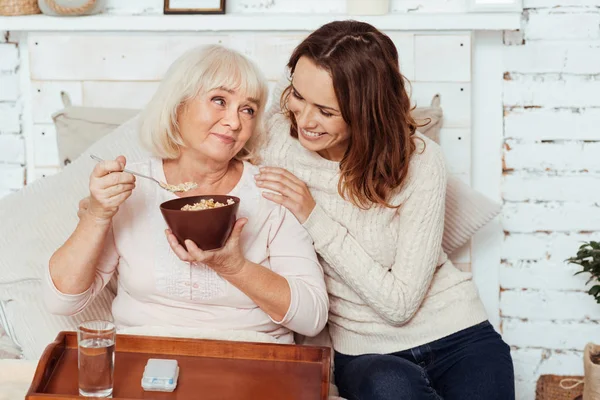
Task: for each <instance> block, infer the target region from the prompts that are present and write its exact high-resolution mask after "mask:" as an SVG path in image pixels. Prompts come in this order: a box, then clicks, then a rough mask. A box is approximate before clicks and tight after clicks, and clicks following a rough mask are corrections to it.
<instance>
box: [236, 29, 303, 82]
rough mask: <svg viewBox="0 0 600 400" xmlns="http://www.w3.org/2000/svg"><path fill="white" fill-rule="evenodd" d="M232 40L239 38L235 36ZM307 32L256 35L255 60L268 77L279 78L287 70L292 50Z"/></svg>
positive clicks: (271, 78)
mask: <svg viewBox="0 0 600 400" xmlns="http://www.w3.org/2000/svg"><path fill="white" fill-rule="evenodd" d="M232 36H234V37H232V38H231V40H232V41H234V40H239V39H236V38H235V36H237V35H232ZM305 37H306V34H291V35H285V36H283V35H281V36H274V35H269V34H266V35H265V34H260V35H256V36H255V37H254V54H253V56H252V58H253V60H254V61H255V62H256V63H258V65H260V66H261V69H262V70H263V72H264V73H265V76H266V78H267V79H270V80H277V79H279V78H280V77H281V75H282V74H283V73H284V72H285V66H286V65H287V63H288V61H289V59H290V56H291V55H292V51H293V50H294V48H295V47H296V46H297V45H298V44H300V42H301V41H302V39H304V38H305Z"/></svg>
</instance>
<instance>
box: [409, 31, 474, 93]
mask: <svg viewBox="0 0 600 400" xmlns="http://www.w3.org/2000/svg"><path fill="white" fill-rule="evenodd" d="M415 80H416V81H418V82H421V81H424V82H427V81H434V82H469V81H470V80H471V35H470V34H464V35H417V36H415Z"/></svg>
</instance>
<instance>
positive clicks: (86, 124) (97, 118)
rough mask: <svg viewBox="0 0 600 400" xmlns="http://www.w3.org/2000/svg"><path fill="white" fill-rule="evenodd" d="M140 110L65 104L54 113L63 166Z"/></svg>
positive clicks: (59, 154)
mask: <svg viewBox="0 0 600 400" xmlns="http://www.w3.org/2000/svg"><path fill="white" fill-rule="evenodd" d="M138 113H139V110H130V109H125V108H92V107H75V106H67V107H65V108H64V109H62V110H60V111H58V112H56V113H54V114H53V115H52V119H53V120H54V125H55V126H56V133H57V136H56V140H57V145H58V156H59V159H60V162H61V164H62V165H67V164H69V163H70V162H71V161H73V160H75V159H76V158H77V157H79V155H80V154H81V153H83V152H84V151H85V150H86V149H87V148H88V147H90V146H91V145H92V144H94V143H95V142H97V141H98V140H99V139H100V138H102V137H104V136H106V135H107V134H108V133H109V132H112V131H114V130H115V129H117V127H119V126H120V125H122V124H123V123H124V122H125V121H128V120H130V119H131V118H133V117H134V116H135V115H136V114H138Z"/></svg>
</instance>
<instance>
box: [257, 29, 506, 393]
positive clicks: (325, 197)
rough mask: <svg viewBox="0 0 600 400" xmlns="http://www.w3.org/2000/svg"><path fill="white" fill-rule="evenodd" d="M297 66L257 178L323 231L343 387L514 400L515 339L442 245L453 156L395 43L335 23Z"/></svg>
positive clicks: (308, 44) (311, 39) (309, 44)
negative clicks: (416, 110) (422, 111)
mask: <svg viewBox="0 0 600 400" xmlns="http://www.w3.org/2000/svg"><path fill="white" fill-rule="evenodd" d="M288 68H289V70H290V73H291V82H290V85H289V86H288V87H287V88H286V89H285V90H284V92H283V96H282V102H281V107H282V109H283V113H279V114H275V115H273V116H272V117H271V118H270V121H269V126H268V131H269V142H268V145H267V147H266V148H265V150H264V151H263V157H264V164H265V165H271V166H277V167H265V168H262V169H261V173H260V174H259V175H257V176H256V177H255V178H256V181H257V184H258V186H259V187H262V188H264V189H270V191H268V192H264V194H263V195H264V196H265V197H266V198H267V199H270V200H272V201H273V202H275V203H278V204H282V205H284V206H285V207H286V208H287V209H289V210H290V211H291V212H292V213H293V214H294V215H295V216H296V218H297V219H298V220H299V221H300V222H301V223H302V224H303V226H304V227H305V228H306V230H307V231H308V233H309V234H310V236H311V237H312V239H313V241H314V246H315V248H316V250H317V253H318V254H319V257H320V260H321V262H322V265H323V268H324V271H325V275H326V283H327V289H328V292H329V295H330V314H329V331H330V334H331V339H332V344H333V347H334V349H335V382H336V384H337V385H338V387H339V390H340V394H341V395H342V396H344V397H346V398H348V399H360V400H370V399H403V400H408V399H446V400H450V399H452V400H467V399H468V400H471V399H473V400H475V399H482V400H493V399H499V400H500V399H501V400H510V399H514V373H513V366H512V359H511V355H510V349H509V347H508V346H507V345H506V343H504V341H503V340H502V338H501V337H500V335H498V333H496V331H495V330H494V329H493V327H492V326H491V325H490V323H489V322H488V321H487V316H486V313H485V310H484V308H483V305H482V303H481V301H480V300H479V297H478V293H477V289H476V287H475V285H474V284H473V282H472V280H471V274H470V273H467V272H462V271H460V270H458V269H457V268H455V267H454V265H453V264H452V262H451V261H450V260H449V259H448V257H447V255H446V254H445V253H444V251H443V250H442V246H441V243H442V234H443V227H444V204H445V192H446V179H447V176H446V169H445V163H444V158H443V154H442V151H441V149H440V148H439V146H438V145H437V144H436V143H434V142H432V141H431V140H429V139H428V138H426V137H425V136H423V135H421V134H420V133H419V132H417V128H418V127H417V124H416V123H415V121H414V120H413V119H412V117H411V114H410V112H411V102H410V99H409V96H408V94H407V92H406V88H405V82H406V81H405V79H404V77H403V76H402V74H401V73H400V69H399V63H398V53H397V50H396V48H395V46H394V44H393V42H392V40H391V39H390V38H389V37H387V36H386V35H385V34H383V33H382V32H380V31H378V30H377V29H376V28H374V27H372V26H371V25H369V24H366V23H362V22H357V21H338V22H332V23H329V24H327V25H324V26H323V27H321V28H319V29H318V30H316V31H315V32H313V33H312V34H310V35H309V36H308V37H307V38H306V39H305V40H304V41H303V42H302V43H301V44H300V45H299V46H298V47H297V48H296V49H295V51H294V53H293V54H292V56H291V58H290V60H289V63H288ZM279 167H281V168H279ZM273 192H276V193H273Z"/></svg>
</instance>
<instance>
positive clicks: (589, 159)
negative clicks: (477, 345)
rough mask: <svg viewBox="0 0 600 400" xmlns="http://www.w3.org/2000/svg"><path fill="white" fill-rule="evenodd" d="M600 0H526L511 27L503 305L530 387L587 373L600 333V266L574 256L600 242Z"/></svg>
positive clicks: (524, 387) (523, 384)
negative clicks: (518, 23)
mask: <svg viewBox="0 0 600 400" xmlns="http://www.w3.org/2000/svg"><path fill="white" fill-rule="evenodd" d="M599 5H600V0H525V1H524V6H525V8H526V11H525V13H524V21H523V29H522V31H521V32H519V33H510V34H506V35H505V52H504V61H505V64H504V66H505V71H506V73H505V75H504V79H505V80H504V83H505V84H504V98H503V100H504V105H505V118H504V137H505V146H504V168H505V171H504V181H503V186H502V194H503V198H504V201H505V207H504V215H503V226H504V230H505V232H506V235H505V242H504V246H503V248H502V252H501V253H502V259H503V260H502V265H501V267H500V275H499V276H500V285H501V294H500V308H501V310H500V312H501V316H502V328H503V334H504V338H505V340H506V341H507V342H508V343H509V344H510V345H511V346H512V348H513V358H514V360H515V372H516V376H517V391H518V397H519V398H520V399H523V400H530V399H533V397H534V388H535V382H536V380H537V378H538V376H539V375H541V374H565V375H569V374H582V373H583V361H582V357H581V356H582V353H581V351H582V350H583V348H584V346H585V344H586V343H587V342H590V341H596V342H598V341H599V340H600V339H599V338H600V324H599V322H600V305H598V304H596V303H595V302H594V300H593V298H592V297H591V296H589V295H588V294H587V293H585V290H586V288H589V285H588V286H586V281H587V278H588V277H589V276H583V275H578V276H573V274H574V273H575V272H577V271H578V268H577V267H576V266H574V265H567V264H565V262H564V260H565V259H566V258H567V257H570V256H573V255H574V254H575V252H576V250H577V247H578V246H579V245H580V244H581V242H582V241H586V240H600V207H599V204H600V201H599V199H600V162H598V154H600V128H599V127H600V125H599V123H600V96H599V95H598V93H600V84H599V82H600V81H598V80H597V76H598V74H600V28H599V26H600V12H599V9H598V7H597V6H599Z"/></svg>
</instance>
